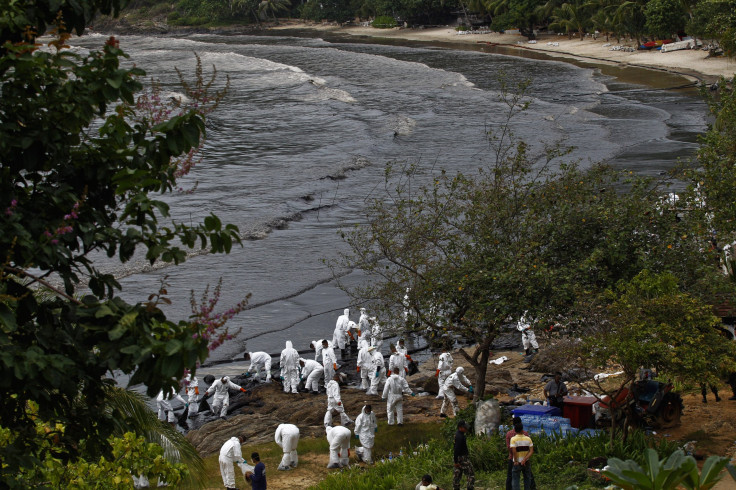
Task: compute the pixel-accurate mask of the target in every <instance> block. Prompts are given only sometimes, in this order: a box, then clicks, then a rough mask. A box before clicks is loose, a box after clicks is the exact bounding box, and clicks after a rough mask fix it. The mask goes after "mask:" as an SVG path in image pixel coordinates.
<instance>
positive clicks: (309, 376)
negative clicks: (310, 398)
mask: <svg viewBox="0 0 736 490" xmlns="http://www.w3.org/2000/svg"><path fill="white" fill-rule="evenodd" d="M299 365H300V366H301V367H302V370H301V373H300V375H299V378H300V379H302V380H303V381H304V388H305V389H307V390H309V391H311V392H312V394H313V395H317V394H319V380H320V378H321V377H322V374H323V373H324V369H323V368H322V364H320V363H318V362H317V361H313V360H311V359H299Z"/></svg>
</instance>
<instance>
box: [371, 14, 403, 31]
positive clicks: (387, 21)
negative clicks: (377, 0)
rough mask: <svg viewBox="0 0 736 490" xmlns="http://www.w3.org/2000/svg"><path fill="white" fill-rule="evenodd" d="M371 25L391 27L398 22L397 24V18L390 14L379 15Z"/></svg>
mask: <svg viewBox="0 0 736 490" xmlns="http://www.w3.org/2000/svg"><path fill="white" fill-rule="evenodd" d="M371 25H372V26H373V27H375V28H377V29H391V28H393V27H396V26H397V25H398V24H396V19H394V18H393V17H391V16H390V15H379V16H378V17H376V18H375V19H374V20H373V23H372V24H371Z"/></svg>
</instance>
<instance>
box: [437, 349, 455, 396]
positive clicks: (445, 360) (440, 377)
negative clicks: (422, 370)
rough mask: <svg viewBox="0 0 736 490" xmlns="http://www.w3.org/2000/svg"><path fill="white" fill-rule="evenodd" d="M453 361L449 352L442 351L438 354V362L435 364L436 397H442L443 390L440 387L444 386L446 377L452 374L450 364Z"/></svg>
mask: <svg viewBox="0 0 736 490" xmlns="http://www.w3.org/2000/svg"><path fill="white" fill-rule="evenodd" d="M453 362H454V359H453V358H452V354H450V353H449V352H443V353H442V354H440V362H439V363H438V364H437V385H438V389H437V398H442V397H444V396H445V395H444V392H443V391H442V387H443V386H445V381H446V380H447V377H448V376H449V375H450V374H452V364H453Z"/></svg>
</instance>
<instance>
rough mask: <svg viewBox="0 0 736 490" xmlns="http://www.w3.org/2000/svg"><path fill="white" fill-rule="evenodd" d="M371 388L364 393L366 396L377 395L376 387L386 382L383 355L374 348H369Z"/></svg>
mask: <svg viewBox="0 0 736 490" xmlns="http://www.w3.org/2000/svg"><path fill="white" fill-rule="evenodd" d="M371 349H373V350H372V351H371V361H372V366H371V386H370V388H368V391H366V395H377V394H378V386H379V385H380V384H381V383H383V382H384V381H386V361H384V359H383V354H381V352H380V351H379V350H377V349H376V348H375V347H371Z"/></svg>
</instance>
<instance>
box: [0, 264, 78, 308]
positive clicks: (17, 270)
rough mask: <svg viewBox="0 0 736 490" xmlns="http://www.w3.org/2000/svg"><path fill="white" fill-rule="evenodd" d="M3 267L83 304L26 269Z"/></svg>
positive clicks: (73, 301) (76, 302)
mask: <svg viewBox="0 0 736 490" xmlns="http://www.w3.org/2000/svg"><path fill="white" fill-rule="evenodd" d="M3 269H5V270H6V271H8V272H10V273H12V274H15V275H17V276H18V275H19V276H25V277H28V278H31V279H33V280H34V281H36V282H38V283H40V284H42V285H44V286H45V287H46V288H48V289H50V290H51V291H53V292H54V293H56V294H58V295H59V296H61V297H63V298H66V299H68V300H69V301H71V302H72V303H74V304H77V305H82V304H83V303H82V302H81V301H79V300H78V299H76V298H75V297H73V296H69V295H68V294H66V293H65V292H64V291H61V290H60V289H58V288H56V287H54V286H52V285H51V284H50V283H49V282H48V281H45V280H43V279H41V278H40V277H37V276H34V275H33V274H30V273H28V272H26V271H24V270H22V269H17V268H15V267H9V266H7V265H4V266H3Z"/></svg>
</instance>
